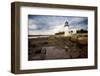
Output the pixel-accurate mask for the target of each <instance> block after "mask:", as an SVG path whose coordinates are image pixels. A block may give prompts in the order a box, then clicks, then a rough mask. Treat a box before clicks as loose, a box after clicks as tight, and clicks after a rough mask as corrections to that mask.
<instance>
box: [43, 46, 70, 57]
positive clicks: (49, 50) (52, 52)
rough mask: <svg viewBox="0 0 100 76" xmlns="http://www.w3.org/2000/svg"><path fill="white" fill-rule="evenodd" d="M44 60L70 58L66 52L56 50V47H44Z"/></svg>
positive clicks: (59, 49)
mask: <svg viewBox="0 0 100 76" xmlns="http://www.w3.org/2000/svg"><path fill="white" fill-rule="evenodd" d="M45 58H46V59H64V58H70V55H69V53H68V52H66V51H65V50H64V49H61V48H56V47H46V56H45Z"/></svg>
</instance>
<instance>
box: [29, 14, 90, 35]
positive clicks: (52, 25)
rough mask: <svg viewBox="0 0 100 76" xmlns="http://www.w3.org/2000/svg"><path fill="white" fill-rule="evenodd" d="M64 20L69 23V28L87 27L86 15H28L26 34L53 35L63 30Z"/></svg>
mask: <svg viewBox="0 0 100 76" xmlns="http://www.w3.org/2000/svg"><path fill="white" fill-rule="evenodd" d="M66 21H67V22H68V24H69V29H77V30H79V29H85V30H87V29H88V17H77V16H53V15H28V34H29V35H54V34H55V33H57V32H61V31H64V25H65V22H66Z"/></svg>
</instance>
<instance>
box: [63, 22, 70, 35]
mask: <svg viewBox="0 0 100 76" xmlns="http://www.w3.org/2000/svg"><path fill="white" fill-rule="evenodd" d="M64 32H65V33H64V36H69V35H70V33H69V24H68V22H67V21H66V22H65V25H64Z"/></svg>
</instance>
